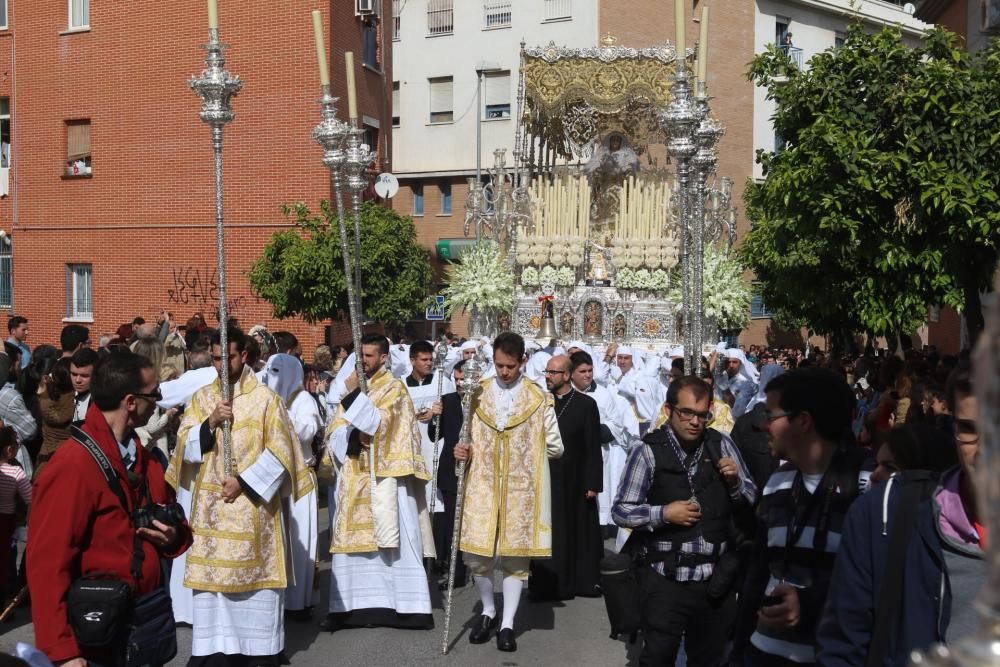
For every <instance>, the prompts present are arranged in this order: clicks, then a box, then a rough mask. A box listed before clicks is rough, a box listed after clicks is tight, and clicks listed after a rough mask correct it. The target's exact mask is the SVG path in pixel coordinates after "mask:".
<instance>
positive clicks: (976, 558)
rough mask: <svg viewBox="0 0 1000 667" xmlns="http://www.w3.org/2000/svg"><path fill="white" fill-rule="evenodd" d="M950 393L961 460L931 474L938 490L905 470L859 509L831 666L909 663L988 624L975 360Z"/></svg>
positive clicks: (840, 575) (963, 367)
mask: <svg viewBox="0 0 1000 667" xmlns="http://www.w3.org/2000/svg"><path fill="white" fill-rule="evenodd" d="M984 335H988V333H987V334H984ZM945 393H946V396H947V401H948V408H949V409H950V411H951V412H952V413H953V415H954V426H953V430H954V437H955V447H956V448H957V450H958V459H959V465H957V466H956V467H954V468H952V469H951V470H948V471H946V472H944V473H943V474H942V475H941V477H940V480H939V481H936V483H934V482H935V478H933V477H932V478H930V481H931V483H932V484H931V486H930V487H929V488H930V489H931V490H932V491H931V492H930V493H927V494H922V495H921V494H919V492H920V491H921V490H922V489H921V488H920V487H919V486H917V483H918V482H920V481H921V478H920V477H918V476H917V474H914V473H911V472H910V471H906V472H903V473H901V474H900V473H897V474H896V475H894V476H893V477H892V478H890V479H889V480H887V481H886V482H884V483H883V484H881V485H880V487H877V488H876V491H874V492H872V493H868V494H865V496H864V497H863V498H861V499H860V500H859V501H858V502H857V503H856V506H855V507H854V508H852V509H851V512H850V513H849V514H848V515H847V520H846V522H845V524H844V531H843V539H842V541H841V546H840V553H839V554H838V556H837V564H836V567H835V568H834V571H833V584H832V586H831V589H830V590H831V593H830V601H829V604H828V605H827V608H826V611H825V612H824V615H823V622H822V623H821V624H820V627H819V633H818V635H817V641H818V643H819V661H820V664H822V665H832V666H835V667H839V666H846V665H864V664H865V663H866V660H868V659H869V656H871V659H873V660H875V662H874V664H894V665H897V664H898V665H902V664H906V663H907V662H908V661H909V657H910V653H911V652H912V651H914V650H918V649H919V650H926V649H928V648H929V647H930V646H931V645H932V644H934V643H939V642H940V643H949V642H951V641H953V640H955V639H957V638H960V637H963V636H966V635H969V634H972V633H973V632H974V631H975V630H976V629H978V627H979V622H980V621H979V617H978V615H977V614H976V612H975V605H973V604H971V603H972V601H973V600H975V599H976V597H977V595H978V594H979V591H980V590H981V589H982V587H983V585H984V584H985V582H986V563H985V560H984V551H985V546H986V539H987V535H986V529H985V527H984V522H983V518H982V514H981V513H980V510H979V508H978V507H977V503H976V494H975V488H974V486H975V473H976V467H977V464H978V463H979V461H978V457H979V428H978V427H979V403H978V400H977V398H976V395H975V393H974V391H973V385H972V373H971V366H970V365H969V363H968V362H967V361H966V362H963V363H962V364H960V365H959V366H958V367H956V368H955V370H954V371H952V373H951V376H950V377H949V379H948V384H947V387H946V389H945ZM924 488H927V487H924ZM906 532H910V536H909V539H908V540H905V539H902V538H900V536H899V534H900V533H901V534H902V535H903V536H904V537H905V533H906ZM894 540H895V541H897V542H898V545H897V546H896V547H895V548H894V546H893V542H894ZM887 582H888V583H887ZM890 584H892V585H890ZM890 592H891V593H890ZM873 600H874V601H875V604H874V605H873Z"/></svg>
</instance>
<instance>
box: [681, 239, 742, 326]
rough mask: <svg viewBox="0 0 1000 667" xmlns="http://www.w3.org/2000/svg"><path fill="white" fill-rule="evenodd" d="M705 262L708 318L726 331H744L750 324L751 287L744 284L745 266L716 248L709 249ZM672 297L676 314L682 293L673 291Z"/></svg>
mask: <svg viewBox="0 0 1000 667" xmlns="http://www.w3.org/2000/svg"><path fill="white" fill-rule="evenodd" d="M704 261H705V263H704V272H703V274H702V275H703V276H704V278H703V282H702V295H703V296H702V304H703V306H704V308H705V317H706V318H707V319H709V320H712V321H714V322H715V323H716V326H718V328H719V329H722V330H727V329H742V328H743V327H745V326H746V325H747V323H749V321H750V286H749V285H748V284H747V283H746V281H745V280H743V265H742V264H740V263H739V262H738V261H737V260H735V259H733V258H732V257H730V256H729V252H728V251H726V250H721V249H718V248H716V247H714V246H712V245H708V246H706V247H705V260H704ZM678 282H679V281H678ZM675 284H676V283H675ZM669 296H670V300H671V302H672V303H673V306H674V308H675V310H680V308H681V306H682V303H681V300H682V298H681V291H680V289H679V288H677V287H675V288H674V289H672V290H670V294H669Z"/></svg>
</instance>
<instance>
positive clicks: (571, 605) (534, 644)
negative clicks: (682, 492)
mask: <svg viewBox="0 0 1000 667" xmlns="http://www.w3.org/2000/svg"><path fill="white" fill-rule="evenodd" d="M320 525H321V526H325V525H327V523H326V510H325V508H321V511H320ZM320 544H321V545H323V544H329V540H328V537H327V534H326V531H325V530H324V531H323V534H322V535H321V538H320ZM609 544H610V543H609ZM329 575H330V557H329V554H326V555H325V557H324V559H323V562H322V564H321V573H320V582H321V590H320V594H319V601H318V603H317V605H316V607H315V610H314V615H315V618H314V620H313V621H310V622H296V621H292V620H291V619H288V620H286V622H285V653H286V655H287V656H288V658H289V660H290V661H291V663H292V665H323V666H324V667H328V666H330V665H359V666H363V667H368V666H382V665H385V666H392V667H404V666H405V667H409V666H410V665H463V666H464V665H476V666H483V667H490V666H494V665H495V666H497V667H514V666H522V665H523V666H528V665H546V666H547V667H551V665H553V664H557V665H566V666H570V667H591V666H594V667H604V666H609V667H611V666H615V665H628V664H637V659H638V648H637V647H635V646H629V645H627V644H626V643H625V642H624V641H619V640H613V639H611V638H610V637H609V636H608V635H609V632H610V630H609V626H608V618H607V613H606V612H605V608H604V600H603V599H602V598H577V599H575V600H568V601H566V602H555V603H552V602H546V603H534V602H531V601H530V600H529V599H528V595H527V588H525V592H524V595H523V596H522V598H521V606H520V608H519V609H518V612H517V619H516V622H515V633H516V637H517V644H518V650H517V652H515V653H501V652H500V651H498V650H497V648H496V641H495V640H491V641H490V642H489V643H487V644H480V645H475V646H474V645H472V644H470V643H469V631H470V628H471V626H472V622H473V620H474V619H475V617H476V616H475V614H476V613H477V612H478V609H479V607H480V604H479V596H478V595H477V594H476V592H475V587H473V586H472V585H468V586H466V587H465V588H462V589H456V591H455V596H454V598H453V603H452V609H453V614H452V620H451V648H450V650H449V653H448V655H447V656H444V655H442V654H441V641H442V635H443V630H444V611H443V601H442V596H443V594H441V593H438V591H437V586H436V585H435V582H433V581H432V585H431V595H432V600H433V606H434V624H435V627H434V629H433V630H396V629H390V628H365V629H358V630H341V631H339V632H335V633H332V634H331V633H327V632H321V631H320V630H319V628H318V627H317V625H318V622H319V621H320V620H321V619H322V615H323V614H325V610H326V607H327V602H326V601H327V590H328V583H329ZM496 588H497V590H498V591H499V586H497V587H496ZM500 597H501V596H500V594H499V593H498V594H497V598H498V600H497V609H498V610H499V609H500V608H501V601H500V599H499V598H500ZM33 641H34V628H33V626H32V625H31V617H30V612H29V610H28V609H27V608H26V607H25V608H20V609H18V610H17V611H16V616H15V619H14V621H13V622H8V623H5V624H3V625H2V626H0V651H2V652H4V653H13V651H14V646H15V645H16V643H17V642H28V643H33ZM177 644H178V650H179V653H178V655H177V658H175V659H174V660H173V661H172V662H171V663H170V665H171V666H174V665H184V664H185V663H186V662H187V659H188V657H189V655H190V651H191V629H190V627H187V626H180V627H178V629H177Z"/></svg>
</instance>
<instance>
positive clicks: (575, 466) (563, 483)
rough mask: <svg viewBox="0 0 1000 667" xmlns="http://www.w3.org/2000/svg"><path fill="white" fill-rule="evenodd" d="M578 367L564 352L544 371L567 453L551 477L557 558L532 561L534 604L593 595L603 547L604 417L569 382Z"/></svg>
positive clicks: (554, 466)
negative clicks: (600, 510) (600, 514)
mask: <svg viewBox="0 0 1000 667" xmlns="http://www.w3.org/2000/svg"><path fill="white" fill-rule="evenodd" d="M572 371H573V364H572V361H571V360H570V357H567V356H566V355H563V354H560V355H556V356H554V357H552V358H551V359H549V361H548V364H547V365H546V367H545V385H546V387H547V388H548V390H549V392H551V393H552V395H553V396H554V397H555V409H556V420H557V421H558V422H559V434H560V435H561V436H562V441H563V455H562V456H561V457H559V458H558V459H552V460H550V461H549V472H550V474H551V476H552V558H551V559H546V560H535V561H532V563H531V579H530V583H529V592H530V593H531V597H532V598H533V599H535V600H571V599H573V598H574V597H576V596H577V595H581V596H585V597H594V596H596V595H598V592H597V586H598V583H599V580H600V575H601V558H602V557H603V556H604V545H603V542H602V540H601V529H600V522H599V520H598V507H597V495H598V494H599V493H600V492H601V489H602V488H603V482H604V470H603V460H602V458H601V442H600V435H601V417H600V413H599V411H598V409H597V403H596V402H595V401H594V399H592V398H591V397H590V396H588V395H587V394H586V393H585V392H581V391H577V390H576V388H575V387H574V386H573V384H572V382H570V376H571V374H572Z"/></svg>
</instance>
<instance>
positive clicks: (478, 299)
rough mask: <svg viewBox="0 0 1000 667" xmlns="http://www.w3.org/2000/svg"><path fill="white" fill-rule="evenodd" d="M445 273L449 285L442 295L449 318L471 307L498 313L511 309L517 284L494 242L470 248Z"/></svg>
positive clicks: (442, 291) (486, 242)
mask: <svg viewBox="0 0 1000 667" xmlns="http://www.w3.org/2000/svg"><path fill="white" fill-rule="evenodd" d="M446 272H447V276H448V286H447V287H445V288H444V289H443V290H441V293H442V294H443V295H444V298H445V301H444V303H445V306H446V307H447V309H448V314H449V315H452V314H454V313H456V312H458V311H467V310H471V309H472V308H476V309H478V310H479V311H481V312H489V311H493V312H498V311H509V310H511V308H513V307H514V289H515V286H516V282H517V281H516V279H515V277H514V272H513V271H512V270H511V267H510V266H509V265H508V264H507V262H506V261H505V260H504V258H503V257H502V256H501V255H500V247H499V246H498V245H497V244H496V243H494V242H492V241H485V242H482V243H479V244H477V245H475V246H473V247H471V248H469V249H468V250H466V251H465V252H463V253H462V255H461V256H460V257H459V258H458V261H457V262H452V263H451V264H449V265H448V267H447V269H446Z"/></svg>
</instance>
